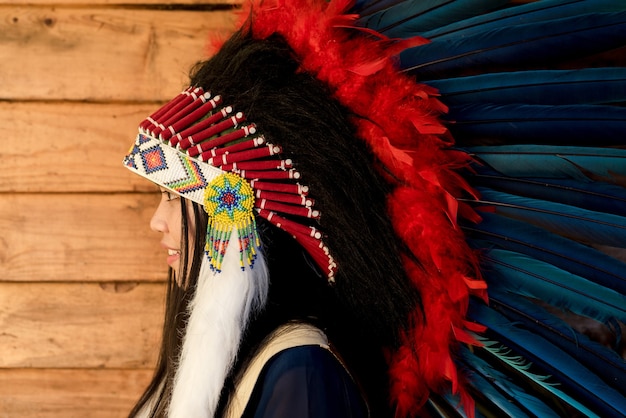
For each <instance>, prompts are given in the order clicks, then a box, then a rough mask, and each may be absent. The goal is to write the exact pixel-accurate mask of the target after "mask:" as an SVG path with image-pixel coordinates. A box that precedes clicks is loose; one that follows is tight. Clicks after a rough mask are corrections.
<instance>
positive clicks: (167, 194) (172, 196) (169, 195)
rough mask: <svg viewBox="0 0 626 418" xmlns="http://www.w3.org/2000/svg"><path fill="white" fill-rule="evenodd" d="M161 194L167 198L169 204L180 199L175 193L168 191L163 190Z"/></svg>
mask: <svg viewBox="0 0 626 418" xmlns="http://www.w3.org/2000/svg"><path fill="white" fill-rule="evenodd" d="M161 193H162V194H163V195H164V196H165V200H167V201H168V202H169V201H170V200H174V199H177V198H178V195H175V194H174V193H172V192H170V191H168V190H162V191H161Z"/></svg>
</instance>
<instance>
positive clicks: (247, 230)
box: [204, 173, 260, 272]
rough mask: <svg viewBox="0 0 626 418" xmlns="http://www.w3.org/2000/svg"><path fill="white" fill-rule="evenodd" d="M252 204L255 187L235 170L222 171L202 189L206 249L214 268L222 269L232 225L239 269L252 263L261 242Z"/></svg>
mask: <svg viewBox="0 0 626 418" xmlns="http://www.w3.org/2000/svg"><path fill="white" fill-rule="evenodd" d="M253 208H254V191H253V190H252V187H250V184H249V183H248V182H247V181H245V180H244V179H243V178H241V177H240V176H238V175H237V174H234V173H224V174H222V175H221V176H218V177H216V178H215V179H214V180H213V181H212V182H211V183H210V184H209V185H208V187H207V188H206V189H205V192H204V210H205V211H206V212H207V214H208V215H209V225H208V228H207V239H206V247H205V251H206V253H207V255H208V257H209V260H210V261H211V267H212V268H213V269H214V270H216V271H218V272H219V271H220V270H221V266H222V260H223V259H224V254H225V253H226V248H227V247H228V244H229V242H230V236H231V234H232V231H233V229H236V230H237V235H238V241H239V255H240V258H239V259H240V264H241V269H242V270H243V269H245V266H246V264H247V265H249V266H250V267H252V265H253V263H254V259H255V257H256V248H257V247H258V246H259V245H260V242H259V237H258V235H257V232H256V222H255V220H254V212H253ZM251 242H252V243H254V245H250V243H251Z"/></svg>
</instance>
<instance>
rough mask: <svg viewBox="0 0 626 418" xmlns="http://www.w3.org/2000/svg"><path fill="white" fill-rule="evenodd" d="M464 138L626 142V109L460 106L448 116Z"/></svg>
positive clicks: (454, 131) (580, 106) (553, 142)
mask: <svg viewBox="0 0 626 418" xmlns="http://www.w3.org/2000/svg"><path fill="white" fill-rule="evenodd" d="M446 119H448V120H449V121H450V122H451V123H450V124H449V128H450V131H451V132H452V133H453V135H455V136H456V137H458V138H463V141H471V140H472V139H477V140H479V141H481V142H482V141H492V142H493V141H503V142H505V143H507V144H511V143H516V142H518V143H525V144H528V143H542V144H562V145H580V144H589V143H590V142H591V143H593V144H595V145H596V146H603V145H607V146H609V145H612V146H618V145H624V144H626V137H625V135H624V132H626V108H621V107H616V106H601V105H572V106H540V105H516V104H506V105H491V104H477V105H461V106H458V107H454V108H452V109H451V110H450V113H449V114H448V115H447V116H446Z"/></svg>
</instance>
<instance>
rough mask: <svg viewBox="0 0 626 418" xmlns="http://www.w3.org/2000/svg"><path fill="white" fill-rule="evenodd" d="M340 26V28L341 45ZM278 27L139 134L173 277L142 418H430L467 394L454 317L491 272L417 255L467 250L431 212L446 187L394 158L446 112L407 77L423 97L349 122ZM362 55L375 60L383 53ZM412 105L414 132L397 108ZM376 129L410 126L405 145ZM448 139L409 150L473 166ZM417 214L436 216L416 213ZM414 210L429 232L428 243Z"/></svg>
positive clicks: (155, 222) (137, 154) (220, 59)
mask: <svg viewBox="0 0 626 418" xmlns="http://www.w3.org/2000/svg"><path fill="white" fill-rule="evenodd" d="M323 4H324V3H323V2H320V5H323ZM301 12H302V10H299V11H298V13H301ZM318 12H319V11H311V15H310V16H316V17H318V18H319V17H321V16H320V15H319V13H318ZM272 13H273V12H272ZM272 13H269V12H268V18H269V16H274V17H273V18H272V19H275V18H276V16H275V15H273V14H272ZM335 17H336V11H334V12H332V13H329V14H328V16H326V17H325V19H327V20H326V26H325V28H326V29H325V30H326V33H325V34H324V36H328V37H329V39H328V44H329V45H331V44H333V42H334V41H333V39H332V38H333V37H335V34H333V33H332V32H333V29H332V28H333V25H331V24H330V23H329V22H331V21H332V19H333V18H335ZM262 21H263V16H262V14H261V15H259V14H257V15H255V17H254V18H253V20H252V23H250V22H248V23H247V24H246V25H244V27H243V28H242V29H241V30H240V31H239V32H237V33H236V34H235V35H233V36H232V37H231V38H230V39H229V40H228V41H227V42H226V43H225V44H224V45H223V46H222V48H221V49H220V51H219V52H218V53H217V54H216V55H215V56H214V57H213V58H211V59H210V60H208V61H206V62H203V63H200V64H198V65H197V66H196V68H195V69H194V70H193V73H192V76H191V82H190V86H191V87H190V88H189V89H187V90H185V91H184V92H182V93H181V94H180V95H179V96H177V97H176V98H175V99H173V100H172V101H171V102H170V103H168V104H167V105H165V106H164V107H163V108H162V109H160V110H158V111H157V112H155V113H154V114H153V115H152V116H151V117H149V118H147V119H146V120H145V121H144V122H143V123H142V124H141V125H140V134H139V135H138V137H137V141H136V143H135V145H134V147H133V148H132V149H131V151H130V153H129V155H128V156H127V157H126V159H125V165H126V166H127V167H128V168H130V169H131V170H133V171H135V172H137V173H138V174H140V175H142V176H144V177H146V178H148V179H149V180H151V181H153V182H155V183H156V184H157V185H159V186H160V188H161V192H162V198H161V203H160V204H159V207H158V208H157V210H156V213H155V215H154V217H153V218H152V221H151V227H152V229H153V230H155V231H158V232H160V233H162V234H163V240H162V245H163V247H164V248H166V249H167V251H168V263H169V265H170V267H171V269H170V278H169V287H168V296H167V308H166V320H165V324H164V328H163V342H162V346H161V352H160V358H159V363H158V366H157V369H156V373H155V376H154V378H153V380H152V382H151V384H150V386H149V387H148V389H147V390H146V392H145V394H144V395H143V397H142V398H141V399H140V401H139V402H138V404H137V405H136V406H135V408H134V409H133V411H132V413H131V416H137V417H144V416H166V415H167V416H169V417H185V418H188V417H205V416H206V417H211V416H215V417H222V416H227V417H231V416H232V417H235V416H245V417H294V416H297V417H367V416H371V417H387V416H394V414H397V415H396V416H402V415H403V414H404V415H408V414H410V413H414V412H415V410H417V409H419V408H420V407H421V406H422V405H423V404H424V402H425V401H426V398H427V397H428V392H429V387H430V386H432V387H434V386H439V387H440V386H441V385H442V384H443V383H445V381H452V382H455V383H456V382H457V378H456V375H455V373H456V372H455V371H454V366H452V365H451V364H452V362H451V359H450V352H449V344H450V341H451V340H452V339H453V337H452V332H453V326H458V329H460V326H459V324H460V322H459V321H460V320H461V315H460V314H459V313H458V312H457V310H459V309H458V308H457V307H456V305H455V304H456V303H458V304H459V305H460V306H463V305H464V303H463V298H464V297H465V298H466V297H467V292H468V291H467V286H466V285H465V284H463V283H464V281H465V280H466V279H467V280H470V279H469V278H467V275H468V274H470V273H468V271H469V272H471V271H472V270H473V269H475V267H473V263H474V261H473V259H472V258H471V256H468V257H457V258H456V259H454V260H451V262H449V263H447V264H446V265H445V266H443V267H442V268H440V266H438V265H437V264H436V263H432V262H429V263H428V265H422V260H421V259H422V258H425V259H428V258H429V257H430V255H428V256H427V255H425V254H424V253H423V251H424V250H426V251H431V250H432V251H433V252H434V251H438V250H436V249H433V248H434V247H433V248H431V247H430V246H429V245H423V246H422V245H421V244H419V245H420V246H421V248H422V250H420V251H417V250H416V249H415V248H416V242H419V241H420V239H426V240H428V237H429V236H432V235H434V236H438V237H444V238H446V240H445V242H446V246H448V245H451V246H454V245H458V246H462V248H463V249H464V250H465V249H466V247H464V245H465V244H464V242H463V239H462V237H461V236H460V233H459V232H458V231H457V230H456V229H455V226H454V224H453V223H451V222H450V221H449V219H448V218H447V215H446V213H445V210H436V211H432V213H431V211H430V209H429V206H430V207H441V202H442V201H444V200H445V198H444V197H443V196H444V194H445V193H444V191H443V186H442V185H435V184H431V183H432V182H431V181H430V179H429V180H428V184H430V186H428V187H429V188H430V189H432V190H430V191H429V192H428V193H424V192H420V193H417V194H415V193H412V192H411V193H410V195H407V194H406V192H407V190H408V188H409V187H410V182H411V181H410V180H409V179H406V178H402V177H403V176H405V174H406V172H408V171H409V170H414V169H415V168H414V167H410V165H409V164H407V158H408V159H409V160H410V159H411V157H409V156H408V154H404V152H405V151H404V150H402V151H401V150H399V149H395V148H394V145H393V144H394V141H395V139H394V137H393V135H395V136H396V137H399V138H401V141H406V138H405V137H404V136H403V135H402V133H403V132H404V133H407V132H409V131H410V132H411V135H418V133H416V132H415V126H414V125H415V123H414V122H415V121H414V120H413V116H415V115H416V114H417V115H422V116H421V117H423V120H422V122H423V123H424V124H433V125H437V122H436V119H435V117H434V116H433V113H436V112H437V111H438V109H437V107H438V106H439V105H438V103H437V102H436V101H432V102H429V101H428V100H426V99H425V97H420V98H419V100H417V101H416V99H415V98H416V97H417V95H418V93H417V90H415V89H416V87H415V84H414V82H413V81H410V80H408V79H407V80H404V79H403V78H402V77H400V76H397V75H396V76H397V77H398V78H399V79H401V81H400V84H398V86H401V85H402V83H405V86H406V89H403V88H399V89H398V92H402V94H406V96H407V97H410V98H411V99H410V100H409V99H406V98H404V97H401V98H399V99H398V101H390V102H389V103H387V104H384V103H383V104H381V105H380V107H377V106H378V104H376V103H361V107H363V105H365V110H363V111H355V108H354V106H350V107H349V108H348V107H347V104H346V100H342V97H344V96H345V94H344V93H341V92H338V91H337V86H336V84H334V83H333V82H328V81H324V80H320V75H319V73H318V72H316V71H307V70H306V68H307V67H306V63H305V61H306V57H303V56H302V54H300V55H299V53H298V52H296V49H297V48H294V44H293V42H291V41H290V42H288V41H286V39H285V36H283V34H281V33H279V32H275V31H272V33H269V34H268V35H267V36H264V35H259V33H255V31H259V30H261V31H262V30H263V26H262V25H261V23H259V24H258V25H256V23H255V22H262ZM255 25H256V26H255ZM359 42H363V45H362V46H361V50H362V51H367V50H370V49H371V48H372V47H373V46H374V45H378V44H375V43H374V41H371V42H370V41H368V40H367V39H364V40H361V41H359ZM348 48H351V47H350V46H348ZM376 48H378V49H379V48H380V47H379V46H376ZM379 52H380V51H372V53H373V54H374V55H375V56H378V55H376V54H378V53H379ZM341 55H343V54H341ZM377 59H378V58H377ZM341 60H343V56H342V57H341ZM338 62H339V61H338ZM386 65H387V66H389V68H392V63H391V60H389V62H388V63H387V64H386ZM351 71H352V69H344V73H346V74H348V73H350V72H351ZM389 71H395V70H389ZM374 76H375V77H378V79H380V78H381V77H382V78H387V74H386V73H385V72H381V73H380V74H375V75H374ZM322 78H323V77H322ZM365 78H367V77H365ZM362 81H363V80H361V82H362ZM365 84H367V83H365ZM342 85H344V86H348V88H350V86H352V87H354V88H355V89H360V88H363V89H367V87H366V86H365V87H363V86H362V87H359V86H358V85H357V84H354V83H348V84H342ZM405 90H406V91H405ZM420 95H422V96H424V95H423V94H421V93H420ZM363 97H364V96H359V97H356V99H357V101H360V100H361V99H362V98H363ZM391 97H392V98H393V97H394V96H393V94H392V95H391ZM394 100H395V99H394ZM429 103H430V104H429ZM398 106H405V107H407V110H406V112H407V114H411V115H412V116H411V118H406V117H405V118H404V119H402V111H401V110H398V112H396V113H395V114H393V115H392V114H391V112H390V111H389V110H388V109H396V107H398ZM377 111H382V112H383V114H384V117H381V116H380V115H376V112H377ZM409 119H411V120H409ZM377 124H379V125H378V127H379V128H385V125H389V126H391V125H393V126H394V128H393V129H392V128H389V137H387V136H386V135H381V134H380V133H379V132H378V131H376V129H377ZM392 130H399V131H398V132H392ZM366 131H368V132H366ZM364 137H365V138H366V139H367V138H371V137H376V138H377V139H381V140H382V141H383V142H382V144H383V147H386V148H385V149H384V150H383V151H382V152H381V150H380V146H378V149H376V147H377V146H376V145H372V144H371V143H369V144H368V142H367V140H365V141H364V140H363V138H364ZM443 137H444V138H443V139H444V141H443V142H444V143H445V135H444V136H443ZM428 141H431V142H428ZM441 141H442V140H441V139H440V138H439V137H438V136H436V135H431V134H428V135H426V140H425V142H423V144H427V145H420V147H422V148H419V147H416V146H412V145H410V144H409V143H408V142H407V143H406V144H405V145H406V148H405V149H406V152H421V153H424V161H427V160H429V159H430V160H432V164H433V166H434V165H435V164H436V165H437V166H439V165H440V164H442V163H445V162H446V161H448V162H449V163H451V164H450V165H454V164H452V162H453V161H454V160H455V159H456V158H457V155H456V154H450V155H448V156H446V154H444V153H443V152H441V151H440V150H438V149H437V147H436V144H438V143H439V142H441ZM429 143H430V144H434V145H433V146H430V145H428V144H429ZM385 144H386V145H385ZM396 144H397V142H396ZM429 148H433V149H429ZM390 151H391V152H390ZM391 154H393V155H391ZM444 165H445V164H444ZM421 169H423V170H427V169H429V167H428V166H427V165H423V166H422V167H421ZM438 170H440V172H444V171H445V170H446V169H443V168H438ZM424 173H426V171H424ZM424 178H426V174H424ZM412 181H413V182H415V181H418V180H412ZM419 182H422V183H423V182H424V180H423V179H421V177H420V180H419ZM442 183H445V178H444V177H443V176H442ZM399 185H402V186H403V187H399ZM422 186H423V184H422ZM422 186H420V187H422ZM411 187H412V186H411ZM409 191H410V190H409ZM392 193H393V195H392ZM390 196H392V200H393V202H392V203H389V199H390ZM406 196H410V197H409V198H406ZM415 199H418V200H419V202H414V200H415ZM416 204H417V205H419V207H420V208H426V211H425V212H423V213H418V212H415V210H412V209H411V208H412V207H413V206H412V205H416ZM405 211H406V213H407V214H409V215H410V216H419V217H420V218H421V221H420V222H424V225H426V228H423V229H425V230H424V231H422V232H420V233H419V234H416V233H414V232H415V228H416V227H417V225H416V224H415V222H408V223H407V222H405V221H404V220H403V219H402V218H403V216H406V214H405ZM393 213H395V218H396V220H397V222H398V224H393V223H392V218H393V216H391V214H393ZM398 225H402V228H404V227H406V230H404V231H399V227H398ZM402 228H400V229H402ZM420 228H421V227H420ZM407 233H408V235H407V236H406V237H405V238H404V239H402V240H401V239H399V238H398V236H399V234H400V235H402V234H407ZM420 237H421V238H420ZM446 248H447V247H446ZM467 254H471V252H470V251H469V250H467ZM455 269H456V270H462V271H463V274H462V275H461V274H460V273H458V272H456V273H452V272H453V271H454V270H455ZM431 271H432V274H431ZM442 271H443V273H442ZM439 274H445V276H446V280H448V279H449V280H448V282H447V284H446V286H447V287H448V288H450V289H452V290H451V291H452V292H456V293H457V295H456V298H457V300H456V301H452V302H450V301H448V302H447V305H446V304H438V306H439V308H440V310H439V311H440V314H439V317H437V315H435V316H433V318H434V319H433V321H432V322H430V324H429V325H428V326H430V327H431V331H432V332H429V331H428V329H427V328H425V327H426V325H425V323H424V321H423V307H422V298H421V296H420V293H419V292H418V290H417V285H419V281H429V280H431V281H432V285H430V289H431V290H430V292H431V294H429V295H428V296H427V298H428V303H433V302H432V301H433V300H437V299H440V300H443V299H446V300H448V296H442V293H445V294H446V295H447V293H446V292H447V291H448V290H446V291H444V292H440V290H441V287H440V285H436V284H435V282H434V280H432V278H434V277H436V276H437V275H439ZM455 280H457V282H455ZM458 283H461V285H460V286H458ZM435 294H436V295H435ZM463 295H465V296H463ZM453 305H454V306H453ZM450 312H454V315H456V316H458V318H457V317H454V315H450ZM455 321H456V322H455ZM455 324H456V325H455ZM451 325H453V326H451ZM417 340H419V341H421V342H422V343H421V344H420V347H419V348H417V345H416V344H415V342H416V341H417ZM420 350H422V351H423V353H427V354H422V355H418V352H419V351H420ZM420 358H421V360H420ZM420 361H423V362H424V364H420V363H419V362H420ZM423 375H424V376H425V377H424V376H423ZM413 409H414V410H413Z"/></svg>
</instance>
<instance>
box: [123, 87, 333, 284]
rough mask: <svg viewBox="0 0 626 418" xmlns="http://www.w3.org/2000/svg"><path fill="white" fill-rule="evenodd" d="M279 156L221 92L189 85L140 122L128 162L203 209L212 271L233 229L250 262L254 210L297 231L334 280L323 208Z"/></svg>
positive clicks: (255, 244)
mask: <svg viewBox="0 0 626 418" xmlns="http://www.w3.org/2000/svg"><path fill="white" fill-rule="evenodd" d="M281 154H282V148H281V147H280V146H279V145H275V144H272V143H270V142H268V141H267V140H266V138H264V137H263V135H260V134H258V133H257V127H256V125H255V124H254V123H250V122H246V117H245V115H244V114H243V113H242V112H237V111H236V110H235V107H234V106H231V105H228V104H225V103H222V98H221V96H219V95H212V94H211V93H210V92H205V91H204V90H203V89H202V88H200V87H189V88H188V89H186V90H184V91H183V92H181V93H180V94H179V95H178V96H176V97H175V98H174V99H173V100H171V101H170V102H168V103H167V104H165V105H164V106H163V107H161V108H160V109H158V110H157V111H156V112H154V113H153V114H152V115H150V116H149V117H147V118H146V119H145V120H144V121H143V122H141V124H140V125H139V135H137V139H136V141H135V144H134V146H133V147H132V148H131V150H130V151H129V153H128V155H127V156H126V158H125V159H124V164H125V165H126V167H128V168H129V169H131V170H132V171H134V172H136V173H137V174H139V175H141V176H144V177H146V178H148V179H149V180H151V181H152V182H154V183H157V184H158V185H160V186H162V187H165V188H167V189H168V190H171V191H172V192H174V193H177V194H178V195H180V196H182V197H185V198H187V199H189V200H192V201H194V202H196V203H198V204H200V205H203V206H205V210H207V213H208V214H209V228H208V231H207V246H206V253H207V256H208V257H209V258H210V259H211V265H212V267H213V268H214V269H215V270H220V269H221V263H222V259H223V257H224V253H225V251H226V247H227V245H228V242H229V240H230V236H231V234H232V230H233V229H235V228H236V229H237V233H238V241H239V248H240V253H241V254H240V255H241V258H240V259H241V267H242V268H245V267H246V266H250V267H252V265H253V262H254V259H255V257H256V254H257V249H258V247H259V245H260V240H259V238H258V236H257V232H256V229H255V220H254V216H255V213H256V215H258V216H260V217H262V218H265V219H267V220H268V221H269V222H270V223H272V224H273V225H276V226H277V227H278V228H281V229H283V230H284V231H286V232H288V233H289V234H290V235H292V236H293V237H294V238H295V240H296V241H297V242H299V243H300V244H301V245H302V247H303V248H304V249H305V250H306V251H307V252H309V254H311V256H312V258H313V260H314V261H315V263H316V264H317V265H318V266H319V267H320V268H321V269H322V271H323V272H324V273H325V274H326V275H327V278H328V280H329V281H330V282H332V281H333V280H334V275H335V271H336V269H337V265H336V263H335V261H334V259H333V257H332V255H331V254H330V251H329V249H328V247H327V246H326V245H325V244H324V242H323V234H322V233H321V231H318V230H317V229H316V227H315V225H316V224H317V219H319V217H320V211H319V210H318V209H316V208H314V206H315V201H314V200H313V199H311V198H309V197H308V196H307V195H308V187H307V186H306V185H302V184H300V183H299V181H300V173H299V172H298V171H297V170H296V169H295V168H294V167H293V163H292V161H291V159H288V158H284V156H282V155H281ZM226 173H230V174H231V175H232V176H224V175H225V174H226ZM217 178H219V180H217ZM214 181H215V182H214ZM209 185H211V186H209ZM218 191H219V193H221V195H220V194H218ZM205 192H206V195H205ZM209 195H210V196H209ZM207 196H209V201H207ZM211 199H213V200H211ZM220 199H221V200H220ZM231 199H232V200H231ZM230 204H232V205H235V204H236V205H240V206H236V205H235V206H229V205H230ZM211 205H213V206H211ZM207 206H209V207H208V208H207Z"/></svg>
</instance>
